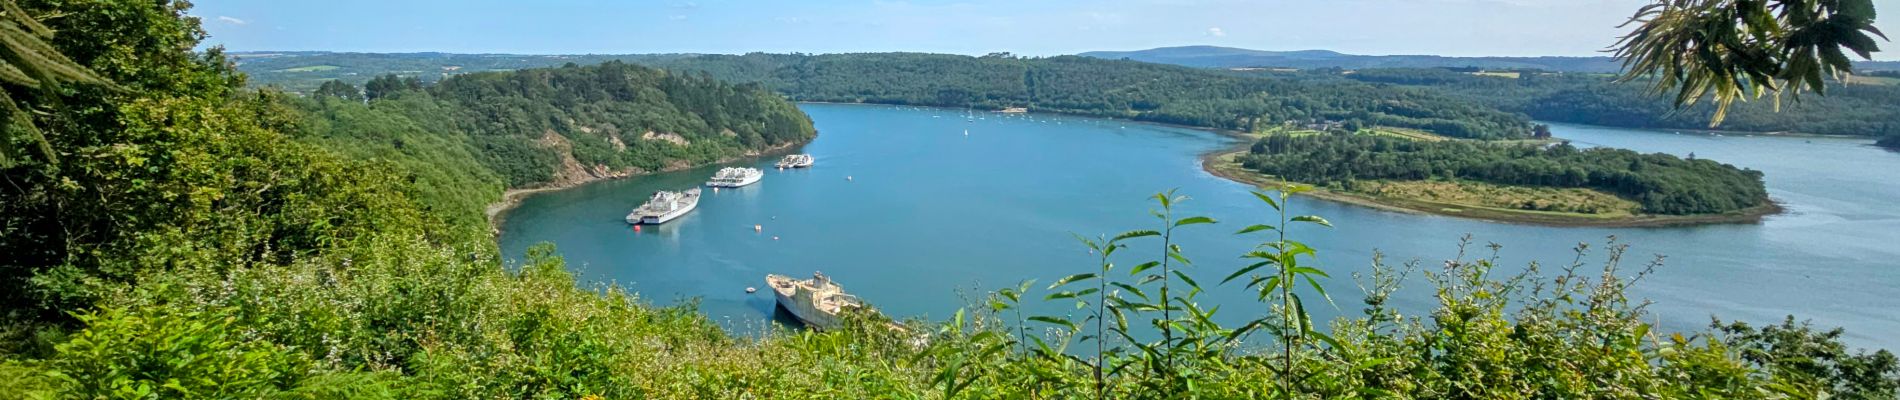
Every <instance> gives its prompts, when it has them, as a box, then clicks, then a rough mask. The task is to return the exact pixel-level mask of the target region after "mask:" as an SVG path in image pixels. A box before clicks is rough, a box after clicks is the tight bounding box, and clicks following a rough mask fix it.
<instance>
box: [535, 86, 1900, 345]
mask: <svg viewBox="0 0 1900 400" xmlns="http://www.w3.org/2000/svg"><path fill="white" fill-rule="evenodd" d="M801 107H802V108H803V109H804V110H805V111H806V112H807V113H809V114H811V116H812V119H813V121H814V122H815V123H816V124H817V127H818V130H819V132H820V134H819V137H818V139H817V140H815V141H813V142H812V143H811V144H809V145H807V146H805V148H804V149H803V150H801V151H803V152H807V153H811V154H813V155H814V156H815V157H816V158H817V165H816V166H815V167H813V168H811V169H809V170H793V171H775V170H772V169H771V163H772V161H774V160H772V159H759V160H749V161H747V162H744V163H738V164H737V165H749V166H756V167H760V168H764V169H767V173H766V177H765V179H764V180H763V181H761V182H760V183H758V184H755V185H753V186H749V187H745V188H740V189H736V190H734V189H726V190H721V191H719V192H716V193H714V192H710V191H708V193H707V194H706V197H705V198H704V200H702V201H701V203H700V205H699V209H698V210H697V211H694V212H693V213H692V214H689V215H688V216H686V217H683V218H681V219H679V220H676V221H673V222H670V223H668V224H666V225H663V226H660V227H657V228H654V227H647V228H645V229H643V230H642V231H641V232H635V231H633V230H632V229H631V228H629V227H628V226H627V225H626V224H625V223H624V222H622V217H623V216H624V215H625V214H626V213H627V211H628V210H629V209H631V208H633V207H634V206H636V205H638V203H640V202H641V201H644V200H645V199H646V197H647V196H648V195H649V194H650V193H652V192H653V191H655V190H663V189H664V190H678V189H684V188H688V187H693V186H694V185H697V184H700V183H701V182H703V181H704V180H705V179H706V178H707V177H709V176H711V174H712V171H713V170H716V169H717V168H718V167H719V166H709V167H705V168H699V169H693V170H687V171H680V172H673V173H665V174H658V175H653V176H645V177H638V178H633V179H626V180H618V181H610V182H602V183H597V184H591V185H587V186H583V187H580V188H576V189H573V190H567V191H560V192H552V193H546V194H541V195H536V196H533V197H530V198H528V199H526V200H525V201H523V203H522V205H521V207H519V208H518V209H516V210H515V211H513V212H511V213H510V214H509V215H508V216H507V217H506V220H505V223H504V224H503V226H502V228H501V229H502V240H501V246H502V250H503V252H504V254H506V255H508V256H509V257H520V255H521V254H523V253H524V251H525V249H526V248H527V246H529V245H532V244H534V243H539V242H553V243H555V244H556V245H558V246H559V248H560V252H561V254H563V255H564V256H565V257H566V258H567V260H568V261H569V264H570V265H571V266H573V267H574V268H576V269H577V270H578V271H579V272H578V274H579V276H580V277H581V278H582V279H583V280H587V281H593V282H608V283H613V284H618V285H622V286H625V287H628V288H631V289H633V290H634V291H637V292H639V293H640V294H641V295H642V296H643V297H644V298H646V299H647V300H649V301H653V302H656V303H661V304H666V303H672V302H675V301H680V300H682V299H686V298H698V299H699V300H700V301H701V303H700V307H701V309H702V310H703V311H704V312H706V313H707V314H708V315H710V316H712V317H713V318H715V319H716V320H719V321H721V322H723V323H725V324H727V326H729V327H735V328H739V329H743V327H751V326H760V325H762V324H763V322H764V321H768V320H771V319H772V318H773V315H774V313H773V304H772V299H771V297H770V295H769V294H767V293H766V292H761V293H757V294H747V293H745V292H744V291H743V289H744V288H746V287H763V286H765V285H764V284H763V282H762V278H763V276H764V275H765V274H767V273H779V274H787V275H794V276H808V275H809V274H810V273H811V272H812V271H814V270H819V271H823V272H825V273H826V274H828V275H831V276H832V277H834V278H835V279H837V280H838V281H839V282H841V283H843V284H844V285H845V286H846V287H847V288H848V289H849V290H850V291H851V292H852V293H854V294H857V295H859V296H861V297H863V298H865V299H867V300H869V301H871V302H872V303H873V304H875V305H876V306H877V307H878V308H880V309H881V310H883V311H884V312H886V313H888V314H892V315H894V316H898V317H900V318H901V317H921V318H933V319H942V318H946V317H948V316H949V315H951V314H952V313H953V312H955V310H956V309H957V308H959V307H963V306H966V305H968V304H970V303H971V301H972V299H977V298H980V297H981V294H982V293H984V292H985V291H987V290H992V289H996V288H1001V287H1006V286H1013V285H1014V284H1015V283H1017V282H1019V281H1021V280H1024V279H1038V280H1039V282H1041V283H1040V284H1038V285H1037V287H1038V288H1040V287H1042V286H1044V285H1046V284H1047V283H1049V282H1052V281H1054V280H1055V279H1058V278H1060V277H1062V276H1064V275H1068V274H1073V273H1080V272H1090V271H1092V269H1093V268H1094V267H1093V265H1094V264H1093V262H1094V259H1093V256H1092V255H1091V254H1089V253H1088V252H1087V251H1086V248H1085V247H1083V246H1082V245H1081V244H1079V243H1078V242H1077V241H1076V240H1075V238H1074V237H1073V235H1074V234H1082V235H1088V236H1094V235H1098V234H1111V235H1112V234H1113V233H1116V232H1121V231H1125V230H1130V229H1153V228H1158V226H1157V225H1156V222H1155V221H1154V219H1153V218H1152V217H1150V216H1149V215H1148V211H1149V210H1150V209H1153V208H1154V204H1153V202H1152V201H1151V200H1150V199H1148V196H1150V195H1152V194H1154V193H1155V192H1159V191H1165V190H1168V189H1171V188H1173V189H1178V190H1179V193H1180V194H1184V195H1187V196H1190V197H1192V199H1191V200H1189V201H1187V202H1185V203H1182V204H1181V205H1180V206H1179V209H1180V212H1181V213H1183V214H1198V215H1206V216H1209V217H1213V218H1215V219H1217V220H1220V221H1221V223H1220V224H1217V225H1212V226H1208V225H1202V226H1197V227H1193V228H1190V229H1191V230H1189V231H1186V232H1184V233H1183V234H1182V235H1181V237H1180V239H1179V240H1178V242H1179V243H1182V244H1183V247H1185V248H1186V250H1187V252H1188V254H1189V255H1190V256H1191V257H1192V258H1193V259H1194V260H1195V261H1196V262H1197V265H1196V266H1194V267H1191V268H1190V271H1192V274H1193V275H1194V276H1195V277H1196V278H1197V279H1198V280H1200V281H1201V282H1202V283H1204V284H1206V285H1207V286H1210V292H1209V293H1208V294H1206V295H1204V297H1203V299H1202V301H1203V303H1207V304H1221V305H1224V306H1225V308H1224V309H1223V311H1222V313H1221V315H1222V316H1223V317H1225V319H1226V322H1230V323H1233V322H1237V321H1241V320H1244V319H1246V318H1247V317H1250V316H1252V315H1250V314H1255V315H1257V313H1258V312H1259V311H1260V310H1263V306H1261V305H1259V304H1258V303H1255V302H1253V301H1252V296H1251V295H1250V294H1249V293H1248V292H1247V291H1246V290H1244V289H1242V288H1239V287H1213V282H1215V281H1218V279H1219V278H1220V277H1223V276H1225V275H1226V274H1227V272H1230V271H1232V270H1233V269H1234V268H1236V267H1238V266H1241V265H1244V264H1242V263H1241V262H1240V261H1239V260H1238V259H1237V258H1236V256H1238V255H1239V254H1241V253H1243V252H1245V251H1247V250H1249V249H1251V248H1252V247H1253V246H1254V245H1255V244H1257V243H1258V242H1259V238H1255V237H1236V236H1234V235H1231V233H1232V232H1233V231H1235V230H1237V229H1239V228H1240V227H1242V226H1245V225H1247V224H1252V223H1255V222H1264V221H1265V219H1266V218H1268V217H1269V216H1268V214H1267V209H1266V208H1265V207H1264V206H1263V205H1261V204H1260V203H1259V202H1258V200H1255V199H1254V198H1253V196H1250V195H1248V194H1247V192H1248V191H1249V190H1250V189H1251V188H1250V187H1248V186H1246V185H1243V184H1239V183H1235V182H1231V181H1227V180H1225V179H1221V178H1218V177H1214V176H1212V175H1209V174H1207V173H1205V172H1203V171H1202V170H1201V169H1200V167H1199V161H1198V155H1200V154H1202V153H1205V152H1208V151H1210V150H1215V149H1218V148H1222V147H1225V146H1228V145H1229V144H1230V143H1231V142H1230V140H1229V139H1227V138H1224V137H1221V136H1219V135H1215V134H1213V133H1209V132H1203V131H1197V130H1191V129H1182V128H1174V127H1164V126H1155V125H1147V124H1137V123H1130V122H1123V121H1111V120H1099V119H1087V118H1074V117H1061V116H1050V115H1036V114H1032V115H1027V116H1016V117H1004V116H1001V115H995V114H984V115H983V117H984V119H981V120H975V121H968V120H966V119H965V118H964V116H963V115H962V112H961V111H956V110H941V109H915V108H900V107H887V106H858V105H826V104H807V105H803V106H801ZM1553 129H1554V131H1555V132H1556V134H1557V135H1558V136H1560V137H1564V138H1568V139H1572V140H1575V141H1576V142H1577V143H1578V144H1581V145H1601V146H1613V147H1622V148H1631V149H1636V150H1639V151H1646V152H1667V153H1672V154H1679V155H1687V154H1688V153H1690V152H1694V153H1695V155H1696V156H1697V157H1700V158H1709V159H1715V160H1720V161H1724V162H1729V163H1733V164H1736V165H1739V166H1743V167H1748V168H1754V169H1758V170H1762V171H1764V172H1765V173H1766V174H1767V180H1768V187H1769V189H1770V193H1771V195H1772V196H1773V197H1774V198H1775V199H1776V200H1778V201H1780V202H1782V203H1783V204H1784V205H1785V206H1786V207H1787V208H1788V212H1787V213H1785V214H1782V215H1777V216H1773V217H1769V218H1768V219H1767V220H1765V221H1764V222H1763V223H1760V224H1740V225H1714V226H1700V227H1675V228H1624V229H1607V228H1560V227H1547V226H1531V225H1516V224H1505V223H1492V222H1484V221H1475V220H1467V219H1458V218H1449V217H1438V216H1428V215H1413V214H1404V213H1394V212H1385V211H1377V210H1372V209H1367V208H1362V207H1357V206H1351V205H1344V204H1338V203H1332V202H1326V201H1320V200H1312V199H1303V198H1302V199H1296V201H1294V202H1293V204H1292V207H1293V208H1294V210H1295V211H1296V212H1298V213H1302V214H1318V215H1322V216H1325V217H1326V218H1327V219H1329V220H1331V221H1332V222H1333V223H1334V224H1335V225H1336V226H1337V227H1336V228H1332V229H1323V228H1301V229H1298V230H1296V231H1294V234H1295V236H1296V238H1297V239H1300V240H1302V241H1304V242H1306V243H1308V244H1311V245H1313V246H1314V247H1316V248H1318V249H1319V250H1320V253H1321V256H1320V258H1319V260H1318V265H1319V266H1321V267H1322V268H1324V269H1326V270H1327V271H1330V272H1331V273H1332V275H1333V279H1331V280H1328V281H1326V282H1325V284H1326V286H1327V290H1328V291H1329V292H1330V293H1331V294H1332V295H1333V297H1334V299H1335V300H1336V304H1337V307H1331V306H1325V305H1312V306H1311V307H1313V308H1314V309H1315V310H1314V313H1315V317H1316V318H1328V317H1331V316H1337V315H1358V314H1359V311H1358V310H1359V309H1360V307H1359V304H1358V299H1359V298H1360V291H1359V289H1358V286H1357V285H1356V284H1355V282H1354V281H1353V279H1352V277H1351V275H1352V273H1354V272H1365V271H1368V270H1369V265H1370V264H1371V261H1372V259H1373V254H1374V252H1375V251H1378V252H1382V253H1383V254H1384V255H1385V259H1386V260H1387V262H1388V264H1394V265H1396V264H1401V263H1403V262H1405V261H1408V260H1419V261H1420V263H1421V267H1423V268H1427V269H1430V268H1436V266H1438V265H1442V263H1443V261H1444V260H1446V259H1449V258H1452V257H1454V256H1455V255H1456V254H1457V251H1458V248H1457V245H1458V243H1459V241H1460V237H1462V236H1464V235H1466V234H1470V235H1472V237H1473V238H1474V240H1475V241H1476V244H1477V245H1478V246H1473V249H1472V250H1474V252H1478V253H1484V254H1483V255H1488V253H1489V251H1488V250H1483V249H1480V248H1478V247H1479V246H1481V245H1484V244H1487V243H1497V244H1500V245H1502V246H1503V248H1502V253H1501V257H1500V259H1501V260H1502V261H1503V265H1505V266H1506V268H1504V270H1503V271H1501V273H1505V272H1510V271H1514V270H1516V269H1519V268H1522V267H1523V266H1524V265H1527V264H1528V263H1529V262H1532V261H1538V262H1541V263H1543V264H1544V265H1546V266H1547V267H1546V268H1545V270H1551V269H1553V267H1555V266H1559V265H1563V264H1567V263H1569V262H1570V261H1571V259H1572V258H1573V257H1574V253H1573V252H1572V251H1571V249H1572V248H1573V247H1575V246H1576V245H1577V244H1578V243H1580V242H1589V243H1593V244H1594V245H1595V246H1593V247H1594V248H1596V249H1598V250H1597V251H1594V252H1593V253H1592V257H1590V258H1589V259H1588V261H1590V262H1592V264H1593V265H1594V264H1595V263H1597V262H1601V261H1602V256H1603V255H1604V252H1603V251H1601V248H1602V247H1603V244H1604V242H1605V240H1606V238H1607V237H1609V236H1611V235H1615V236H1616V237H1617V238H1618V241H1619V242H1621V243H1625V244H1628V245H1630V252H1629V255H1628V256H1627V257H1626V261H1625V262H1624V266H1625V270H1626V271H1629V272H1634V271H1635V270H1637V269H1640V268H1641V267H1642V266H1643V264H1645V263H1646V262H1648V261H1649V260H1651V259H1652V257H1653V255H1657V254H1661V255H1666V256H1667V260H1666V264H1665V265H1664V266H1663V267H1662V268H1661V269H1660V270H1658V272H1657V273H1656V274H1655V275H1654V276H1651V277H1649V278H1646V279H1645V280H1644V281H1642V282H1641V284H1639V285H1638V286H1637V287H1636V289H1635V293H1634V294H1635V295H1636V296H1638V297H1642V298H1647V299H1650V300H1653V301H1655V304H1653V305H1651V306H1649V310H1650V311H1651V312H1652V313H1653V317H1654V318H1655V319H1656V320H1657V321H1658V322H1660V323H1662V324H1663V325H1664V328H1666V329H1676V330H1697V329H1702V328H1703V327H1704V326H1706V325H1707V324H1708V321H1709V318H1710V316H1711V315H1715V316H1719V317H1721V318H1724V319H1742V320H1747V321H1751V322H1757V323H1766V322H1778V321H1779V320H1780V319H1781V318H1782V317H1783V316H1785V315H1788V314H1795V315H1797V316H1799V317H1801V318H1805V319H1812V320H1813V321H1814V322H1815V323H1817V324H1820V325H1825V326H1843V327H1846V328H1847V329H1848V336H1849V340H1850V341H1852V342H1854V343H1855V344H1858V345H1863V346H1878V347H1900V340H1896V339H1895V338H1892V337H1890V336H1889V335H1888V334H1887V333H1889V332H1895V331H1900V317H1896V314H1895V313H1893V312H1891V311H1890V310H1895V309H1900V289H1896V288H1900V269H1897V268H1896V267H1897V266H1900V245H1895V244H1894V242H1900V208H1897V207H1893V206H1892V205H1891V204H1892V200H1893V199H1900V183H1896V182H1895V178H1900V175H1897V173H1896V171H1900V153H1892V152H1886V151H1882V150H1879V149H1875V148H1873V147H1871V146H1868V145H1867V144H1868V143H1869V141H1867V140H1843V139H1791V138H1766V137H1738V136H1729V137H1712V136H1700V135H1677V134H1673V133H1670V132H1655V131H1640V130H1627V129H1614V128H1602V127H1588V126H1571V125H1556V126H1555V127H1554V128H1553ZM965 130H968V132H969V134H968V135H967V136H966V135H965V134H964V131H965ZM847 178H849V179H847ZM754 225H761V226H763V227H764V230H763V231H762V232H755V231H754V230H753V226H754ZM1131 250H1133V252H1132V253H1131V254H1130V255H1131V256H1139V257H1144V259H1145V257H1152V256H1154V255H1157V254H1158V252H1159V250H1158V245H1150V244H1147V243H1138V244H1137V247H1136V248H1134V249H1131ZM1120 262H1121V265H1133V264H1136V263H1138V262H1139V260H1137V259H1135V258H1128V259H1123V260H1120ZM1430 295H1431V288H1430V285H1429V283H1428V282H1425V281H1424V279H1423V278H1422V276H1421V274H1419V273H1413V274H1411V277H1410V279H1409V280H1408V281H1407V282H1406V289H1405V290H1402V291H1401V292H1399V294H1398V295H1397V297H1396V298H1395V299H1393V301H1392V303H1393V305H1394V306H1396V307H1398V308H1400V309H1401V310H1402V311H1407V312H1408V313H1410V314H1414V315H1416V314H1417V313H1418V312H1421V311H1424V310H1428V309H1430V308H1431V307H1432V306H1433V305H1434V304H1433V302H1432V298H1431V297H1430ZM1038 297H1039V296H1038ZM1070 310H1073V307H1070V305H1069V304H1066V303H1063V304H1057V303H1042V304H1037V305H1036V311H1037V312H1040V313H1061V312H1068V311H1070Z"/></svg>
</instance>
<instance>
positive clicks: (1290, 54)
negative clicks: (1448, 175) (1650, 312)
mask: <svg viewBox="0 0 1900 400" xmlns="http://www.w3.org/2000/svg"><path fill="white" fill-rule="evenodd" d="M1079 55H1080V56H1084V57H1095V58H1106V59H1111V60H1119V59H1124V58H1125V59H1129V60H1134V61H1142V62H1151V63H1159V64H1175V65H1185V66H1190V67H1202V68H1249V67H1263V68H1299V69H1312V68H1334V67H1337V68H1345V69H1367V68H1463V67H1474V68H1485V69H1540V70H1545V71H1557V72H1583V73H1613V72H1617V71H1618V70H1619V69H1621V67H1622V64H1620V63H1618V62H1617V61H1616V59H1614V58H1610V57H1446V56H1428V55H1391V56H1367V55H1356V54H1345V53H1339V52H1335V51H1330V50H1299V51H1265V50H1251V49H1241V48H1233V47H1219V46H1180V47H1161V48H1154V49H1148V50H1136V51H1091V52H1087V53H1082V54H1079ZM1857 65H1858V66H1859V68H1860V69H1861V70H1863V71H1878V70H1895V69H1900V62H1895V61H1875V62H1862V63H1858V64H1857Z"/></svg>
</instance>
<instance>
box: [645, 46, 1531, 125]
mask: <svg viewBox="0 0 1900 400" xmlns="http://www.w3.org/2000/svg"><path fill="white" fill-rule="evenodd" d="M652 65H654V66H658V67H661V68H665V69H669V70H681V71H704V72H707V73H710V74H711V75H712V76H713V77H715V78H720V79H726V80H733V81H747V82H760V83H762V84H764V85H765V86H767V87H771V88H774V89H777V90H779V91H781V92H783V93H785V94H787V95H789V96H791V97H792V98H793V99H795V100H801V101H831V102H866V103H885V104H911V105H928V106H943V107H971V108H976V109H979V110H994V109H1000V108H1007V107H1025V108H1028V109H1029V110H1031V111H1044V112H1058V113H1068V114H1080V115H1091V116H1102V117H1115V118H1128V119H1135V120H1142V121H1152V122H1163V123H1173V124H1182V125H1192V126H1203V127H1214V128H1225V129H1237V130H1253V129H1256V128H1261V127H1264V126H1263V125H1264V124H1280V123H1284V122H1290V121H1310V120H1333V121H1345V120H1357V121H1360V122H1362V123H1364V124H1368V125H1383V126H1395V127H1406V128H1417V129H1424V130H1429V131H1432V132H1434V133H1438V134H1441V135H1447V136H1454V137H1465V138H1486V139H1488V138H1506V137H1519V136H1524V135H1527V134H1528V133H1529V132H1530V128H1531V127H1530V123H1529V120H1528V119H1526V118H1524V117H1523V116H1521V115H1516V114H1512V113H1506V112H1500V111H1497V110H1494V109H1490V108H1487V107H1483V106H1478V105H1472V104H1468V103H1467V102H1463V101H1458V100H1456V99H1454V98H1451V97H1447V96H1442V95H1438V94H1436V93H1432V92H1430V91H1426V90H1413V89H1405V88H1396V89H1395V88H1381V87H1377V86H1374V85H1368V84H1363V83H1358V82H1346V81H1335V82H1302V81H1296V80H1289V79H1277V78H1272V77H1245V76H1235V75H1232V74H1226V73H1221V72H1218V71H1208V70H1202V69H1195V68H1186V67H1179V66H1170V65H1159V64H1149V63H1140V62H1132V61H1113V60H1101V59H1094V58H1088V57H1073V56H1065V57H1053V58H1019V57H1010V56H1008V55H1003V54H998V55H991V56H984V57H969V56H958V55H946V54H918V53H864V54H829V55H797V54H758V53H754V54H747V55H742V56H729V55H703V56H697V57H682V58H674V59H667V60H659V61H654V62H653V64H652Z"/></svg>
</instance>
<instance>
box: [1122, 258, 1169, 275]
mask: <svg viewBox="0 0 1900 400" xmlns="http://www.w3.org/2000/svg"><path fill="white" fill-rule="evenodd" d="M1158 266H1161V262H1159V261H1149V262H1145V263H1141V264H1140V265H1136V266H1135V267H1134V268H1131V269H1129V270H1128V275H1129V276H1135V275H1139V274H1141V271H1147V270H1148V269H1149V268H1154V267H1158Z"/></svg>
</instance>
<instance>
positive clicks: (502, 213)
mask: <svg viewBox="0 0 1900 400" xmlns="http://www.w3.org/2000/svg"><path fill="white" fill-rule="evenodd" d="M812 139H817V136H815V135H814V136H813V137H812ZM807 144H811V140H803V141H797V142H790V143H785V144H781V145H778V146H772V147H768V148H766V149H765V150H762V151H759V152H757V153H752V154H744V155H738V156H731V157H724V158H720V159H718V160H715V161H712V162H708V163H703V164H690V165H686V166H682V167H678V168H661V169H658V170H654V171H643V172H637V173H629V174H620V175H591V174H590V175H589V176H588V177H586V178H583V179H579V180H575V181H572V182H568V183H564V184H553V185H546V186H537V187H531V188H518V189H507V190H503V191H502V192H501V199H498V200H495V201H494V202H491V203H488V205H486V206H484V207H483V213H485V214H486V215H487V218H488V229H489V231H490V232H491V233H494V234H500V233H501V223H502V221H505V220H507V218H506V217H507V216H508V212H509V211H513V210H514V209H515V207H519V206H521V201H522V200H524V199H527V198H528V197H529V196H532V195H535V194H540V193H547V192H558V191H562V190H567V189H573V188H577V187H581V186H587V185H589V184H594V183H600V182H605V181H611V180H618V179H626V178H632V177H637V176H646V175H653V174H659V173H666V172H673V171H679V170H686V169H693V168H699V167H704V166H707V165H714V164H724V163H730V162H736V161H740V160H745V159H754V158H759V157H768V156H776V155H780V154H784V153H786V152H787V151H788V150H791V149H793V148H797V147H800V146H804V145H807Z"/></svg>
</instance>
